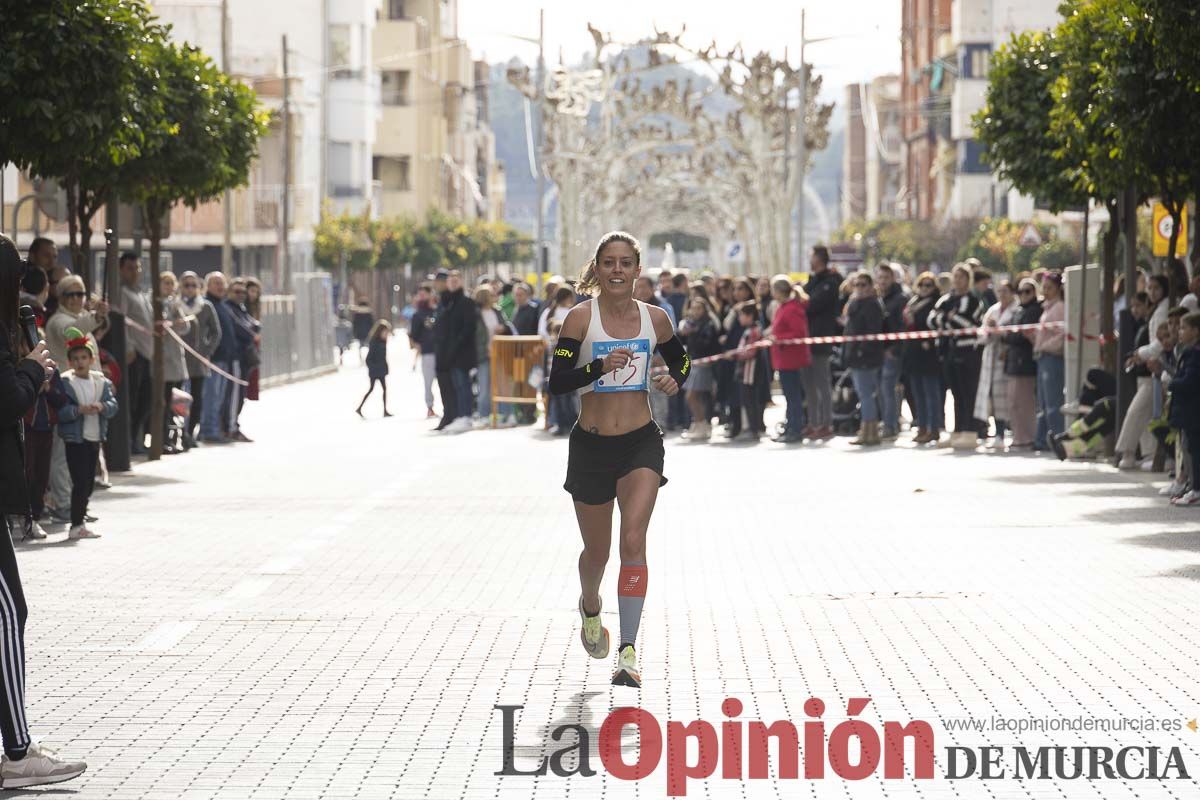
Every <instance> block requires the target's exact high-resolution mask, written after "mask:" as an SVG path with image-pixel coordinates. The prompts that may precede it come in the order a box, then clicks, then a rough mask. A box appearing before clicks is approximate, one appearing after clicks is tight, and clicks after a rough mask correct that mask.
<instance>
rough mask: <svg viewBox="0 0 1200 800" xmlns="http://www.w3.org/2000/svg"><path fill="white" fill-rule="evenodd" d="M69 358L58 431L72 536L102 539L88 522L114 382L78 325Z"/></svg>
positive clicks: (71, 334)
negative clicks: (96, 366)
mask: <svg viewBox="0 0 1200 800" xmlns="http://www.w3.org/2000/svg"><path fill="white" fill-rule="evenodd" d="M66 339H67V360H68V361H69V362H70V364H71V371H70V372H68V373H66V374H64V375H63V388H64V389H65V390H66V395H67V402H66V405H64V406H63V407H62V409H61V410H60V411H59V412H58V435H59V436H61V437H62V440H63V444H64V445H65V449H66V455H67V468H68V469H69V470H70V472H71V530H70V533H68V537H69V538H71V539H98V538H99V537H100V534H98V533H94V532H93V531H91V530H89V529H88V528H87V527H86V526H85V525H84V517H85V516H86V515H87V506H88V500H89V499H91V496H92V489H93V487H94V485H95V481H96V460H97V458H98V457H99V454H100V445H101V444H102V443H103V442H104V440H105V438H106V437H107V434H108V421H109V420H110V419H111V418H112V417H113V415H115V414H116V413H117V401H116V398H115V397H114V395H113V387H112V383H111V382H110V381H109V380H108V378H106V377H104V373H102V372H99V371H98V370H94V369H93V368H92V367H93V365H94V364H95V363H96V353H95V351H94V350H93V349H92V348H93V347H94V345H93V344H92V343H91V341H90V340H89V339H88V338H87V337H86V336H85V335H84V334H83V332H82V331H80V330H79V329H78V328H68V329H67V330H66Z"/></svg>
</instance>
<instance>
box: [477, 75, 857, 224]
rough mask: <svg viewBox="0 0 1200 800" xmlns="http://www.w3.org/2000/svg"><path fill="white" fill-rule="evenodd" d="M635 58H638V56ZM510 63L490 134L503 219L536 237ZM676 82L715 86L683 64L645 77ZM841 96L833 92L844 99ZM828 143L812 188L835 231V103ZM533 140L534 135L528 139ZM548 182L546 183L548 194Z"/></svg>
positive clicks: (715, 101) (712, 101) (838, 113)
mask: <svg viewBox="0 0 1200 800" xmlns="http://www.w3.org/2000/svg"><path fill="white" fill-rule="evenodd" d="M635 57H636V54H635ZM506 70H507V64H493V65H492V67H491V77H490V87H489V88H490V94H491V97H490V103H489V105H490V110H491V124H492V130H493V131H494V132H495V134H496V157H497V158H499V159H500V160H501V161H503V162H504V169H505V175H506V176H507V179H508V193H507V200H506V204H505V215H504V216H505V220H506V221H507V222H509V223H510V224H512V225H513V226H515V227H517V228H518V229H520V230H522V231H524V232H526V233H528V234H529V235H531V236H532V235H533V233H534V228H535V227H536V219H537V206H536V204H535V198H536V196H537V179H536V178H535V177H534V173H533V172H532V170H531V169H530V159H529V150H528V144H527V142H528V138H527V136H528V134H527V131H526V116H525V102H526V101H525V97H524V95H522V94H521V93H520V92H519V91H518V90H517V88H516V87H514V86H513V85H512V84H510V83H509V82H508V78H507V77H506V75H505V73H506ZM672 79H674V80H675V81H677V82H678V83H679V85H680V86H682V85H683V84H684V82H685V81H687V80H688V79H691V81H692V85H693V86H694V87H696V88H697V89H704V88H705V87H707V86H710V85H712V81H711V80H710V79H708V78H707V77H706V76H705V75H703V74H702V73H698V72H695V71H693V70H690V69H688V68H687V67H684V66H681V65H679V64H666V65H663V66H661V67H658V68H656V69H654V70H653V71H652V72H650V73H647V74H645V75H643V76H642V83H643V85H646V86H655V85H661V84H663V83H665V82H666V81H668V80H672ZM841 94H842V93H841V92H837V93H835V95H834V96H835V97H836V96H840V95H841ZM730 102H732V101H729V100H727V99H726V98H725V97H724V96H722V95H721V94H719V93H714V94H713V95H711V96H710V97H709V98H708V99H707V100H706V101H705V105H706V106H707V107H709V108H710V109H711V110H712V111H713V112H714V113H723V112H724V110H725V109H726V108H728V105H727V104H728V103H730ZM529 115H530V119H531V120H532V121H534V122H536V117H537V109H536V108H534V107H533V106H532V105H531V106H530V108H529ZM829 128H830V131H829V145H828V146H827V147H826V148H825V149H824V150H822V151H820V152H819V153H816V154H814V156H813V161H812V169H811V170H810V172H809V185H811V186H812V187H813V189H814V191H816V192H817V194H818V195H819V196H820V198H821V201H822V203H823V204H824V205H825V209H826V213H827V215H828V217H829V220H830V225H831V227H832V228H836V227H837V226H838V225H839V224H840V206H841V200H840V197H841V182H842V151H843V148H844V146H845V128H846V117H845V112H844V111H843V110H842V107H841V105H840V104H835V105H834V109H833V115H832V116H831V117H830V121H829ZM529 138H532V137H529ZM549 185H550V182H549V181H547V191H549ZM554 216H555V214H554V207H553V206H551V207H550V213H548V214H547V216H546V220H545V224H546V237H547V238H548V239H551V240H553V237H554V235H555V234H554V229H555V220H554Z"/></svg>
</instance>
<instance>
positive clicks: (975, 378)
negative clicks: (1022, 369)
mask: <svg viewBox="0 0 1200 800" xmlns="http://www.w3.org/2000/svg"><path fill="white" fill-rule="evenodd" d="M952 279H953V284H952V288H951V290H950V291H949V292H947V293H946V294H944V295H942V298H941V299H940V300H938V302H937V305H936V306H934V307H933V311H932V312H931V313H930V315H929V327H931V328H936V329H937V330H942V331H946V332H948V333H953V332H954V331H961V330H967V329H971V328H978V327H979V326H980V325H981V324H982V322H983V312H984V310H985V309H984V307H983V303H982V302H980V300H979V298H978V297H977V296H976V295H975V294H974V293H973V292H972V291H971V270H970V269H969V268H968V267H967V266H966V265H965V264H957V265H955V267H954V270H953V272H952ZM942 352H943V354H944V357H945V360H944V362H943V363H944V365H945V368H946V385H947V386H949V387H950V393H951V394H952V395H954V432H955V433H963V432H974V433H975V434H977V435H978V436H980V437H984V436H986V435H987V426H986V425H985V424H984V423H982V422H981V421H980V420H977V419H975V391H976V390H977V389H978V388H979V373H980V370H981V369H982V368H983V352H982V351H981V350H980V349H979V339H978V336H977V335H974V334H973V335H962V334H959V335H951V336H947V337H946V338H945V339H944V340H943V341H942Z"/></svg>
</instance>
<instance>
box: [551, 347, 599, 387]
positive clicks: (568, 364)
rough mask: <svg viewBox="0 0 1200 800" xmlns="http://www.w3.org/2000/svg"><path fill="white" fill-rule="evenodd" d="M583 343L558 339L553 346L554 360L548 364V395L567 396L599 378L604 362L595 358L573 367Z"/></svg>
mask: <svg viewBox="0 0 1200 800" xmlns="http://www.w3.org/2000/svg"><path fill="white" fill-rule="evenodd" d="M581 347H583V342H581V341H579V340H578V339H565V338H564V339H559V340H558V344H556V345H554V359H553V360H552V361H551V362H550V394H568V393H570V392H573V391H575V390H576V389H582V388H583V387H584V386H587V385H588V384H589V383H592V382H593V381H596V380H598V379H599V378H600V374H601V373H600V370H601V369H602V365H603V364H604V360H603V359H600V358H597V359H594V360H593V361H592V362H591V363H590V364H584V365H583V366H582V367H577V366H575V359H576V358H577V357H578V356H579V350H580V348H581Z"/></svg>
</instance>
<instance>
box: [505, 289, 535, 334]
mask: <svg viewBox="0 0 1200 800" xmlns="http://www.w3.org/2000/svg"><path fill="white" fill-rule="evenodd" d="M513 299H514V300H515V301H516V305H515V306H514V307H513V318H512V326H513V328H514V329H516V331H517V335H518V336H537V327H538V316H539V312H540V310H541V309H540V306H538V304H537V301H536V300H534V299H533V290H532V288H531V287H530V286H529V284H527V283H518V284H517V285H516V286H514V287H513Z"/></svg>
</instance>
